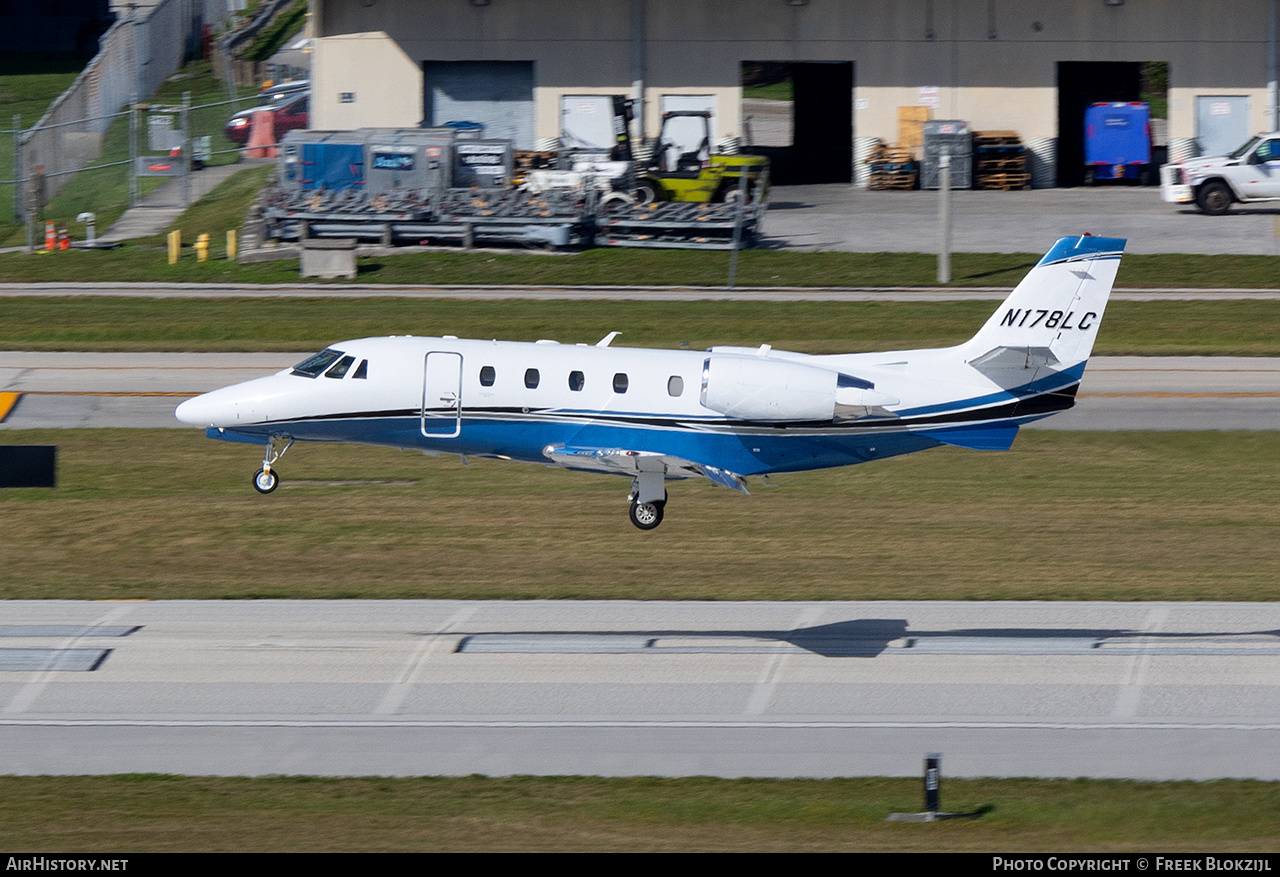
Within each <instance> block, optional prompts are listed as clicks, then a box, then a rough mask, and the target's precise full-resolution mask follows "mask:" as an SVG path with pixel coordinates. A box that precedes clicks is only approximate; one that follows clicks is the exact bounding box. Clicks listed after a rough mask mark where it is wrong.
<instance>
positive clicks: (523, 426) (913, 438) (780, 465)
mask: <svg viewBox="0 0 1280 877" xmlns="http://www.w3.org/2000/svg"><path fill="white" fill-rule="evenodd" d="M453 424H454V421H452V420H447V421H446V420H441V421H429V422H428V430H429V431H430V430H437V431H443V430H445V429H451V427H452V426H453ZM421 426H422V422H421V420H420V419H419V418H417V417H394V418H388V417H380V418H353V419H343V420H319V421H297V422H292V423H273V424H264V425H261V426H247V427H241V428H238V429H237V430H235V431H234V432H233V431H232V430H225V431H219V430H216V429H211V430H209V431H208V435H209V437H210V438H216V439H221V440H224V441H248V442H253V443H263V442H265V441H266V438H267V437H268V436H271V435H278V436H287V437H289V438H293V439H297V440H300V441H318V442H352V443H357V444H366V445H385V446H387V447H395V448H414V449H421V450H425V451H437V452H440V453H446V454H464V455H468V456H495V457H508V458H510V459H513V460H523V461H527V462H533V463H547V462H548V460H547V458H546V457H544V456H543V455H542V449H543V448H545V447H547V446H549V445H563V446H568V447H582V448H617V449H623V450H629V451H646V452H652V453H657V454H666V455H669V456H673V457H679V458H681V459H685V460H690V461H692V462H695V463H703V464H707V465H712V466H715V467H717V468H720V469H725V470H728V471H730V472H736V473H738V474H739V475H767V474H769V473H774V472H796V471H804V470H807V469H824V468H829V467H832V466H849V465H852V464H854V463H863V462H866V461H868V460H878V459H882V458H885V457H895V456H898V455H900V454H909V453H913V452H915V451H922V450H925V449H927V448H933V447H937V446H939V445H942V444H947V443H948V442H946V441H943V440H940V439H938V438H934V437H933V436H930V435H924V434H921V433H918V432H910V431H905V430H904V431H895V432H889V431H886V432H879V433H865V432H863V433H858V434H846V435H840V434H825V435H812V434H808V435H801V434H794V433H793V434H791V435H787V434H785V431H781V430H780V431H779V434H777V435H769V434H755V435H740V434H733V433H729V434H725V433H700V432H692V431H679V430H661V431H658V430H653V429H641V428H627V427H618V426H603V425H579V424H565V423H555V422H549V423H518V422H508V421H492V420H480V419H470V418H464V419H463V421H462V430H461V434H460V435H459V436H458V437H456V438H428V437H425V436H423V434H422V431H421ZM1016 429H1017V428H1016V426H1013V425H1011V424H1008V423H1000V424H998V425H996V426H994V427H993V428H992V429H990V430H985V432H990V433H991V434H992V444H991V445H990V446H991V447H1007V446H1008V443H1009V442H1010V441H1011V440H1012V437H1013V434H1014V433H1015V432H1016ZM968 432H970V433H972V432H975V431H974V430H972V429H970V430H969V431H968ZM965 443H966V444H969V443H968V442H965ZM969 446H976V445H972V444H970V445H969Z"/></svg>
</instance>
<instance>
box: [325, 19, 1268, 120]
mask: <svg viewBox="0 0 1280 877" xmlns="http://www.w3.org/2000/svg"><path fill="white" fill-rule="evenodd" d="M634 2H638V3H640V4H641V7H642V10H643V21H644V29H643V30H644V42H645V76H644V78H645V83H646V92H645V96H646V130H647V131H648V133H650V134H652V133H653V132H654V131H655V130H656V127H657V124H656V123H657V113H658V99H659V97H660V95H662V94H671V93H686V94H689V93H692V94H714V95H716V96H717V103H718V106H717V127H718V128H719V129H720V130H718V131H717V132H716V135H717V136H718V137H724V136H738V135H740V133H741V119H742V115H741V109H740V106H739V101H738V97H739V90H738V89H739V79H740V71H741V64H742V62H743V61H770V60H775V61H852V62H854V82H855V94H854V96H853V97H854V98H855V99H856V101H857V102H856V107H857V110H856V114H855V120H854V129H855V135H856V136H857V137H859V138H862V137H869V136H875V137H880V138H883V139H885V140H889V141H893V140H895V139H896V138H897V108H898V107H899V106H902V105H913V104H917V103H919V102H920V100H921V92H920V89H921V88H922V87H936V89H937V92H936V94H937V100H938V107H937V109H936V110H935V112H934V116H935V118H961V119H966V120H968V121H969V122H970V123H971V124H972V125H973V127H975V128H977V129H992V128H995V129H1012V130H1015V131H1018V132H1019V133H1021V135H1022V136H1023V138H1024V139H1027V140H1029V139H1032V138H1044V137H1054V136H1056V133H1057V67H1056V65H1057V62H1059V61H1168V62H1169V63H1170V80H1171V83H1170V84H1171V93H1170V98H1171V101H1170V132H1169V133H1170V136H1171V137H1173V138H1189V137H1192V136H1194V126H1195V121H1194V97H1195V95H1198V94H1243V95H1249V96H1250V97H1251V98H1252V101H1251V115H1252V116H1254V117H1255V118H1256V122H1255V125H1254V127H1255V128H1257V129H1259V130H1261V129H1262V128H1263V127H1265V126H1266V112H1267V107H1266V85H1267V57H1266V55H1267V22H1268V8H1269V3H1270V2H1271V0H1214V2H1204V0H1127V2H1123V3H1121V5H1118V6H1111V5H1107V4H1106V3H1104V2H1103V0H809V2H808V3H807V4H806V5H802V6H790V5H788V4H787V3H786V2H784V0H634ZM312 3H313V10H314V15H315V19H316V22H317V28H318V33H320V34H321V35H322V38H321V39H320V40H318V42H317V49H316V73H315V78H316V80H317V89H316V94H315V101H314V110H313V112H314V115H315V122H314V124H315V125H316V127H322V128H328V127H347V126H358V125H388V124H396V125H398V124H403V123H404V121H403V120H404V119H405V118H407V117H408V116H410V115H414V113H415V112H416V116H415V117H414V119H413V121H414V122H415V123H416V121H417V120H418V119H420V118H421V111H422V94H421V76H420V75H419V77H418V80H417V83H416V88H417V93H416V94H415V93H414V92H413V89H414V87H415V84H414V81H413V79H412V78H411V77H408V76H407V67H408V65H410V64H419V63H420V62H421V61H423V60H428V59H430V60H522V61H530V60H531V61H533V62H534V63H535V80H536V86H535V103H536V114H537V118H536V129H537V135H538V136H539V137H550V136H554V135H555V134H556V133H557V131H558V124H559V107H560V96H561V95H564V94H591V93H600V94H607V93H630V90H631V81H632V68H631V47H632V43H631V33H632V14H633V0H491V2H490V3H489V5H486V6H474V5H471V4H470V3H468V2H467V0H376V2H373V3H371V4H368V5H366V4H364V3H354V2H350V0H312ZM368 35H378V36H377V37H376V38H375V37H371V36H368ZM383 35H389V37H387V36H383ZM388 39H389V40H390V41H393V42H394V43H395V44H396V45H397V46H398V47H399V53H398V54H396V55H394V57H393V55H392V52H391V50H390V47H389V45H388ZM326 68H328V69H326ZM334 68H337V69H334ZM339 81H341V82H342V83H353V84H352V85H351V87H349V88H348V87H343V88H342V89H341V90H343V91H356V92H357V94H358V102H357V104H355V105H345V106H343V105H339V104H338V99H337V91H335V90H334V85H335V84H337V83H338V82H339ZM380 89H381V90H384V91H388V92H392V91H393V92H395V93H394V94H386V95H385V96H384V97H381V98H379V99H378V100H377V101H373V100H371V101H370V102H368V103H365V102H363V95H364V94H366V93H371V92H377V91H378V90H380ZM411 107H413V108H416V109H415V110H414V111H413V112H411V111H410V110H411ZM384 111H385V112H391V113H392V114H393V115H394V118H391V117H389V116H384V115H381V114H382V113H383V112H384Z"/></svg>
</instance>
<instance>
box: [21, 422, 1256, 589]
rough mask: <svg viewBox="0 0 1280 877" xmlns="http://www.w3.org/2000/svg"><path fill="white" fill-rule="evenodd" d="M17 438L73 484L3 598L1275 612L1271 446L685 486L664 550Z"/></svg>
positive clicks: (931, 458) (499, 488)
mask: <svg viewBox="0 0 1280 877" xmlns="http://www.w3.org/2000/svg"><path fill="white" fill-rule="evenodd" d="M5 441H7V442H16V443H54V444H57V445H58V446H59V487H58V489H56V490H52V491H50V490H35V489H25V490H6V491H3V493H2V494H0V517H2V518H3V519H4V520H5V522H6V523H5V536H4V550H5V558H6V559H5V562H4V564H3V565H0V599H20V598H21V599H27V598H32V599H40V598H50V597H59V598H89V599H108V598H110V599H138V598H146V599H164V598H175V599H182V598H257V597H289V598H293V597H315V598H345V597H372V598H383V597H397V598H584V599H597V598H599V599H624V598H625V599H702V600H881V599H943V600H948V599H951V600H956V599H958V600H1276V599H1280V540H1276V539H1275V538H1274V537H1275V533H1276V532H1277V529H1278V528H1280V502H1278V501H1277V500H1278V499H1280V470H1277V468H1276V467H1275V466H1274V465H1273V464H1272V462H1273V461H1275V460H1277V459H1280V433H1273V432H1241V433H1059V432H1035V431H1028V432H1024V433H1023V434H1022V435H1021V436H1020V437H1019V438H1018V440H1017V442H1016V443H1015V445H1014V447H1013V450H1012V451H1010V452H1008V453H1003V454H1000V453H982V452H978V451H969V450H963V449H958V448H939V449H935V450H932V451H928V452H925V453H922V454H914V455H910V456H907V457H901V458H896V459H892V460H886V461H880V462H876V463H870V464H866V465H862V466H854V467H848V468H843V469H836V470H827V471H822V472H811V473H802V474H795V475H787V476H778V477H777V478H775V479H774V480H773V482H774V484H776V485H777V486H775V487H760V486H757V487H754V488H753V495H752V496H750V497H744V496H741V495H739V494H737V493H735V492H733V491H729V490H725V489H723V488H718V487H715V486H714V485H711V484H709V483H707V482H703V481H697V482H683V483H677V484H673V485H671V487H670V493H671V501H670V504H669V505H668V506H667V519H666V521H665V523H664V524H663V526H662V528H661V529H660V530H657V531H654V532H653V533H640V532H639V531H636V530H635V529H634V528H633V527H632V526H631V524H630V523H629V522H628V520H627V515H626V503H625V499H624V498H625V496H626V491H627V487H628V483H627V481H626V480H625V479H623V478H610V477H607V476H602V475H592V474H586V473H571V472H562V471H557V470H551V469H544V468H542V467H538V466H528V465H520V464H516V463H502V462H499V461H490V460H473V461H472V463H471V465H469V466H462V465H460V464H459V462H458V460H457V458H454V457H443V458H428V457H423V456H421V455H419V454H416V453H412V452H399V451H394V450H385V449H377V448H364V447H358V446H351V445H346V446H329V445H324V444H302V445H299V446H298V447H295V448H294V449H293V450H291V451H290V452H289V454H288V456H287V457H285V458H284V460H283V462H282V463H281V464H280V465H279V467H278V468H279V471H280V472H281V474H282V477H283V479H284V480H283V485H282V487H281V488H280V489H279V490H277V491H276V492H275V493H274V494H272V495H270V496H267V497H264V496H260V495H258V494H257V493H255V492H254V491H253V489H252V488H251V487H250V484H249V480H250V475H251V474H252V472H253V471H254V470H255V469H257V468H258V465H259V462H260V457H261V452H260V451H259V450H258V449H257V448H256V447H253V446H248V445H239V444H229V443H223V442H213V441H209V440H207V439H205V438H204V437H203V433H201V432H200V431H198V430H190V431H181V430H163V431H161V430H69V431H61V432H59V431H48V432H34V431H32V432H28V431H10V432H7V433H6V434H5ZM1044 522H1052V526H1051V527H1046V526H1043V525H1042V524H1043V523H1044ZM423 558H431V562H430V563H423ZM600 558H608V559H609V566H610V570H611V574H610V575H609V576H601V575H600V566H599V565H600ZM655 570H660V571H661V572H660V573H655Z"/></svg>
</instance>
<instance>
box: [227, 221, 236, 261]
mask: <svg viewBox="0 0 1280 877" xmlns="http://www.w3.org/2000/svg"><path fill="white" fill-rule="evenodd" d="M235 260H236V230H235V229H234V228H229V229H227V261H228V262H234V261H235Z"/></svg>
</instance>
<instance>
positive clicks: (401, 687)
mask: <svg viewBox="0 0 1280 877" xmlns="http://www.w3.org/2000/svg"><path fill="white" fill-rule="evenodd" d="M479 608H480V607H479V606H477V605H471V606H463V607H462V608H461V609H459V610H458V611H457V612H455V613H453V615H451V616H450V617H449V618H448V619H447V620H446V621H445V623H444V624H442V625H441V626H440V629H439V630H437V631H436V632H435V633H433V634H429V635H427V636H425V637H423V638H422V642H420V643H419V644H418V647H417V648H415V649H414V650H413V653H412V654H410V655H409V659H408V660H407V661H405V663H404V666H403V667H402V668H401V670H400V675H399V676H398V677H397V678H396V681H395V682H392V683H391V684H390V685H388V686H387V691H386V693H385V694H383V696H382V701H381V702H380V703H379V704H378V706H377V708H376V709H374V712H375V713H376V714H378V715H394V714H396V713H398V712H399V711H400V705H401V704H403V703H404V699H405V697H406V696H407V695H408V694H409V692H410V691H411V690H413V684H414V680H415V678H416V677H417V676H418V674H419V673H420V672H421V670H422V667H423V666H424V665H425V664H426V662H427V660H428V659H429V658H430V657H431V656H432V655H434V654H435V653H437V652H439V651H440V649H441V648H442V647H443V646H444V643H445V641H446V638H447V637H448V634H449V631H450V630H452V629H454V628H455V627H457V626H458V625H459V624H463V623H465V622H466V621H467V620H468V619H470V618H471V616H472V615H475V614H476V612H477V611H478V610H479Z"/></svg>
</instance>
